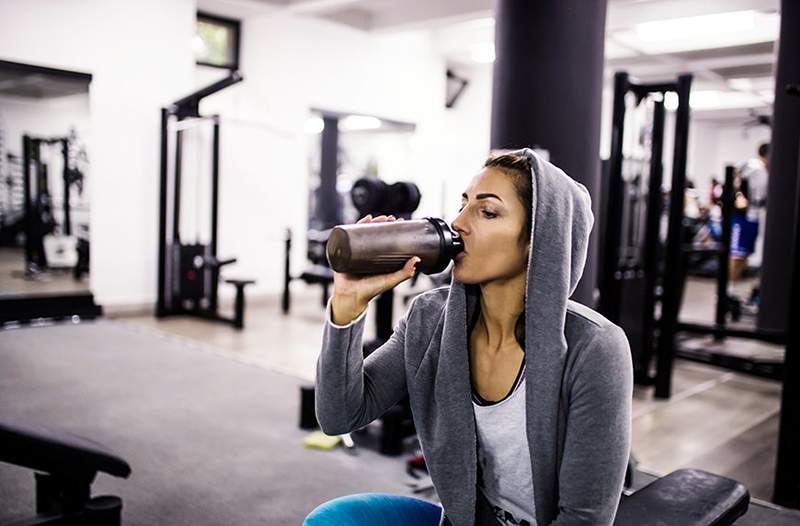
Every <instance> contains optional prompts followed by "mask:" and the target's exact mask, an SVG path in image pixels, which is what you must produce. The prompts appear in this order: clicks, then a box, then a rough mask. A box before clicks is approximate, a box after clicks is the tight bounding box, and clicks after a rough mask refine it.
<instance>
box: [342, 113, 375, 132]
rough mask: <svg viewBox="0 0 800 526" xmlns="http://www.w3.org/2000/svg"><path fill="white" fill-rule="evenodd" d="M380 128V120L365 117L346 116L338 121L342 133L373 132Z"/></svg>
mask: <svg viewBox="0 0 800 526" xmlns="http://www.w3.org/2000/svg"><path fill="white" fill-rule="evenodd" d="M380 127H381V120H380V119H378V118H377V117H369V116H367V115H348V116H347V117H345V118H343V119H342V120H340V121H339V129H340V130H342V131H361V130H375V129H378V128H380Z"/></svg>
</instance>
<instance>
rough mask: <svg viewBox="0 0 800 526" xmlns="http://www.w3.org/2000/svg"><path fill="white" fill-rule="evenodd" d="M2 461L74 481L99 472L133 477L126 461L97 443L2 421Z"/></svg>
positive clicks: (31, 426)
mask: <svg viewBox="0 0 800 526" xmlns="http://www.w3.org/2000/svg"><path fill="white" fill-rule="evenodd" d="M0 462H6V463H9V464H14V465H17V466H22V467H26V468H29V469H33V470H36V471H41V472H44V473H50V474H53V475H58V476H61V477H64V478H71V479H74V478H86V477H94V475H95V473H97V472H98V471H101V472H103V473H108V474H109V475H113V476H115V477H122V478H128V476H129V475H130V474H131V467H130V466H129V465H128V463H127V462H125V460H123V459H122V458H120V457H118V456H117V455H115V454H114V453H112V452H111V451H109V450H108V449H106V448H105V447H104V446H102V445H101V444H98V443H97V442H94V441H92V440H89V439H87V438H83V437H80V436H77V435H72V434H70V433H64V432H62V431H55V430H51V429H47V428H44V427H40V426H33V425H29V424H21V423H17V422H13V423H12V422H0Z"/></svg>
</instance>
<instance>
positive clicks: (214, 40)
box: [194, 12, 241, 70]
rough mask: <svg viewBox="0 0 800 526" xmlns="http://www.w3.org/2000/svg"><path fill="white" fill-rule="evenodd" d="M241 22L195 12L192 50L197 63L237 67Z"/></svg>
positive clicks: (218, 66)
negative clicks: (195, 25) (195, 24)
mask: <svg viewBox="0 0 800 526" xmlns="http://www.w3.org/2000/svg"><path fill="white" fill-rule="evenodd" d="M240 33H241V23H240V22H239V21H238V20H233V19H231V18H222V17H219V16H216V15H210V14H208V13H203V12H198V13H197V27H196V32H195V37H194V51H195V59H196V60H197V63H198V64H200V65H202V66H213V67H216V68H225V69H234V70H235V69H239V39H240Z"/></svg>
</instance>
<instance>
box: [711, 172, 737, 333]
mask: <svg viewBox="0 0 800 526" xmlns="http://www.w3.org/2000/svg"><path fill="white" fill-rule="evenodd" d="M733 171H734V168H733V166H726V167H725V186H724V187H723V190H722V241H721V242H720V251H719V255H718V257H717V261H718V263H717V266H718V267H719V268H718V269H717V310H716V315H715V320H716V323H717V325H718V326H721V327H724V326H725V314H726V313H727V311H728V279H729V275H728V261H729V260H730V254H731V232H732V229H733V227H732V220H733V201H734V194H733Z"/></svg>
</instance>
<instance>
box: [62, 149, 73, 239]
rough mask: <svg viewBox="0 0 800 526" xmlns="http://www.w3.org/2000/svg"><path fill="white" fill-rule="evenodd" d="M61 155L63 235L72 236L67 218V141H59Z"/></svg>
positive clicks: (70, 225)
mask: <svg viewBox="0 0 800 526" xmlns="http://www.w3.org/2000/svg"><path fill="white" fill-rule="evenodd" d="M61 154H62V155H63V158H64V166H63V167H62V170H61V173H62V176H63V179H64V231H63V233H64V235H65V236H69V235H71V234H72V223H71V221H70V217H69V140H67V139H61Z"/></svg>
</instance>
